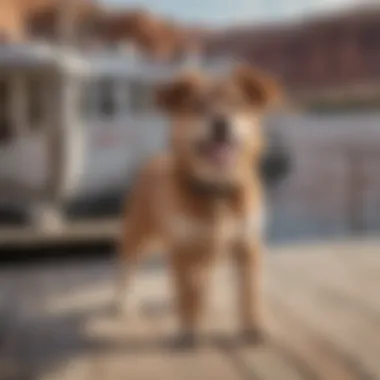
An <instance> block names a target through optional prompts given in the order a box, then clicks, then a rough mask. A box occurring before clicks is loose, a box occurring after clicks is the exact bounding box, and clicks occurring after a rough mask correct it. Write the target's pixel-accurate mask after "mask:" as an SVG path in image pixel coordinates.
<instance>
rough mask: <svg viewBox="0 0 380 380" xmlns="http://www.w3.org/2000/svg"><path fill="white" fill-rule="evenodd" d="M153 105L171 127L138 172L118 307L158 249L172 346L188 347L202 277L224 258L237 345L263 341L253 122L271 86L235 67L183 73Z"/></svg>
mask: <svg viewBox="0 0 380 380" xmlns="http://www.w3.org/2000/svg"><path fill="white" fill-rule="evenodd" d="M155 95H156V101H157V105H158V107H159V108H160V109H161V111H162V112H164V113H165V114H166V115H167V116H168V117H169V120H170V141H169V142H170V144H169V145H170V149H169V152H167V154H163V155H162V156H159V157H155V158H154V159H153V160H151V161H150V162H149V163H148V164H147V165H146V166H144V168H143V169H142V171H141V172H140V174H139V176H138V179H137V181H136V182H135V184H134V187H133V190H132V193H131V195H130V198H129V207H128V213H127V214H128V215H127V216H126V217H125V223H124V227H123V232H122V239H121V247H120V255H119V262H118V265H119V268H120V270H121V273H120V278H119V283H118V289H119V292H120V294H118V297H119V301H120V300H123V301H124V296H125V292H127V291H128V280H129V277H130V275H131V272H132V271H133V268H134V267H135V265H136V263H137V262H138V261H139V260H140V259H142V258H143V256H144V252H146V249H145V248H146V246H147V243H149V242H152V241H163V242H164V244H165V247H167V249H168V252H167V253H168V262H169V266H170V273H171V275H172V279H173V284H174V288H175V292H176V306H177V309H178V316H179V321H180V326H181V332H180V334H179V336H178V338H179V342H182V343H183V344H189V343H194V341H195V340H196V336H197V328H198V326H199V321H200V318H201V316H202V310H203V308H204V303H205V293H206V290H207V287H208V278H209V277H210V272H211V270H212V268H213V266H214V264H215V262H216V260H217V259H218V258H219V257H220V256H221V255H222V254H224V253H228V254H229V255H231V258H232V260H233V263H234V265H235V266H236V269H237V271H238V276H237V279H238V284H237V287H238V295H239V297H238V298H239V302H238V305H239V306H238V311H239V316H240V322H241V331H242V333H243V334H242V336H243V337H244V339H246V340H247V341H248V342H258V341H260V340H261V339H262V338H263V332H264V329H263V316H262V314H263V313H262V301H261V289H260V283H261V280H260V275H261V272H262V269H261V254H260V252H261V250H262V247H263V233H262V232H263V228H262V224H263V223H262V222H263V212H264V210H263V208H264V206H263V186H262V183H261V180H260V173H259V172H260V170H259V163H260V157H261V155H262V153H263V149H264V146H265V142H264V138H263V133H262V131H261V125H260V120H261V119H262V116H263V115H264V114H265V112H266V111H267V110H268V108H269V107H270V106H271V105H273V104H274V102H275V101H276V100H277V99H278V95H279V90H278V88H277V84H276V83H275V81H274V80H273V79H272V78H271V77H269V76H267V75H264V74H263V73H261V72H260V71H258V70H256V69H254V68H252V67H250V66H247V65H243V64H239V65H237V66H236V67H235V68H234V69H233V70H231V72H230V73H229V74H228V75H226V76H225V77H223V78H210V77H207V76H206V75H205V74H204V73H202V72H184V73H182V74H180V75H178V76H177V77H176V78H175V79H173V80H171V81H169V82H168V83H164V84H161V85H159V86H158V88H157V89H156V94H155ZM252 163H254V166H255V168H256V170H254V173H252ZM120 302H121V301H120ZM120 306H121V307H123V304H121V305H120Z"/></svg>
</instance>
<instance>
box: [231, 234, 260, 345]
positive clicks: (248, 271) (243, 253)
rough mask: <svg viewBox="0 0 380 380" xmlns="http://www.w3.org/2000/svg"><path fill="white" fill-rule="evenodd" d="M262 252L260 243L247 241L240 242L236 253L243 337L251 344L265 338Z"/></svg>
mask: <svg viewBox="0 0 380 380" xmlns="http://www.w3.org/2000/svg"><path fill="white" fill-rule="evenodd" d="M260 251H261V244H260V242H258V241H256V240H248V239H247V240H246V241H242V242H239V244H237V246H236V250H235V252H234V259H235V263H236V269H237V281H238V293H239V294H238V297H239V314H240V318H241V323H242V326H243V333H244V335H243V337H244V339H245V340H247V341H248V342H250V343H259V342H260V341H262V340H263V337H264V336H263V333H264V332H263V316H262V313H263V306H262V300H261V297H262V287H261V274H262V268H261V252H260Z"/></svg>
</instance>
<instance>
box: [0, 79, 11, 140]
mask: <svg viewBox="0 0 380 380" xmlns="http://www.w3.org/2000/svg"><path fill="white" fill-rule="evenodd" d="M13 132H14V131H13V130H12V122H11V89H10V82H9V81H6V80H0V144H6V143H8V142H9V141H10V139H11V138H12V136H13Z"/></svg>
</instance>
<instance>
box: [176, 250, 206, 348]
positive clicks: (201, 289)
mask: <svg viewBox="0 0 380 380" xmlns="http://www.w3.org/2000/svg"><path fill="white" fill-rule="evenodd" d="M171 269H172V275H173V280H174V286H175V290H176V302H177V305H176V306H177V311H178V313H179V321H180V326H181V332H180V335H179V339H178V344H179V345H180V346H189V345H193V344H194V343H195V341H196V336H197V329H198V327H199V322H200V319H201V316H202V313H203V311H204V304H205V297H206V289H207V283H208V280H209V275H210V270H211V255H210V252H204V250H197V249H194V250H189V249H177V250H175V251H174V252H173V254H172V255H171Z"/></svg>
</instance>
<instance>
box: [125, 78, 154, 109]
mask: <svg viewBox="0 0 380 380" xmlns="http://www.w3.org/2000/svg"><path fill="white" fill-rule="evenodd" d="M127 89H128V92H129V106H130V109H131V111H132V112H133V113H142V112H145V111H148V110H149V108H150V107H151V103H152V99H151V93H152V91H151V88H150V86H149V85H148V84H147V83H144V82H141V81H139V80H131V81H130V82H129V83H128V86H127Z"/></svg>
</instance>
